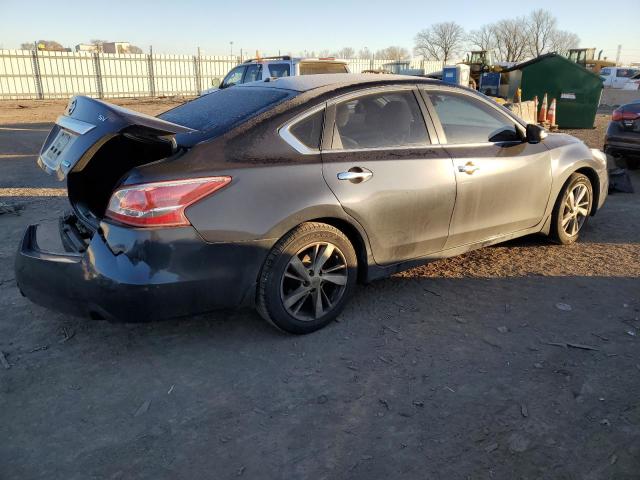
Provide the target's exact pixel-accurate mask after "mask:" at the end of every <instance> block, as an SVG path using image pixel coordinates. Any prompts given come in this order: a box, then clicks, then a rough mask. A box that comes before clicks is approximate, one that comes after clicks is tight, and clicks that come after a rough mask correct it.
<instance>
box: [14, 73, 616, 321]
mask: <svg viewBox="0 0 640 480" xmlns="http://www.w3.org/2000/svg"><path fill="white" fill-rule="evenodd" d="M39 163H40V165H41V167H42V168H43V169H44V170H46V171H48V172H49V173H52V174H56V175H57V176H58V177H59V178H60V179H61V180H62V179H65V178H66V181H67V186H68V193H69V201H70V204H71V207H72V209H71V211H70V212H69V213H68V214H67V215H66V216H65V217H64V218H62V219H61V220H60V234H61V238H62V243H63V245H64V246H65V250H66V251H64V252H55V251H50V250H49V249H48V248H46V246H44V245H39V244H38V240H37V239H38V235H37V226H35V225H32V226H29V227H28V228H27V230H26V232H25V235H24V238H23V240H22V244H21V246H20V250H19V252H18V255H17V259H16V278H17V282H18V285H19V287H20V289H21V291H22V292H23V293H24V294H25V295H26V296H27V297H29V298H30V299H32V300H33V301H34V302H36V303H39V304H41V305H45V306H48V307H50V308H53V309H58V310H63V311H67V312H70V313H75V314H80V315H85V316H90V317H92V318H106V319H112V320H124V321H141V320H151V319H156V318H166V317H176V316H184V315H191V314H195V313H200V312H206V311H209V310H212V309H214V308H219V307H238V306H241V305H253V306H255V307H256V308H257V310H258V312H260V314H261V315H262V316H263V317H264V318H265V319H267V320H269V321H271V322H272V323H273V324H274V325H276V326H277V327H279V328H281V329H282V330H286V331H288V332H293V333H308V332H311V331H314V330H317V329H318V328H321V327H323V326H325V325H326V324H327V323H329V322H330V321H331V320H332V319H334V318H335V317H336V316H337V315H338V314H339V313H340V312H341V311H342V309H343V308H344V306H345V304H346V302H347V300H348V299H349V297H350V295H351V293H352V291H353V289H354V286H355V284H356V282H363V283H366V282H370V281H371V280H374V279H377V278H381V277H385V276H388V275H390V274H393V273H395V272H398V271H400V270H403V269H406V268H409V267H411V266H415V265H418V264H423V263H426V262H429V261H432V260H434V259H438V258H443V257H449V256H452V255H458V254H461V253H464V252H468V251H469V250H473V249H475V248H479V247H483V246H487V245H492V244H495V243H499V242H503V241H505V240H509V239H512V238H515V237H520V236H523V235H528V234H532V233H539V232H541V233H544V234H547V235H549V236H550V237H551V238H552V239H553V240H554V241H556V242H559V243H562V244H569V243H572V242H575V241H576V240H577V239H578V237H579V235H580V232H581V230H582V228H583V227H584V224H585V222H586V221H587V219H588V217H589V216H590V215H594V214H595V213H596V211H597V210H598V209H599V208H600V207H601V206H602V204H603V203H604V201H605V198H606V195H607V187H608V179H607V170H606V162H605V157H604V155H603V154H602V153H601V152H599V151H597V150H590V149H589V148H587V147H586V146H585V145H584V143H582V142H581V141H579V140H577V139H575V138H573V137H570V136H568V135H561V134H547V132H545V131H544V130H542V129H541V128H539V127H537V126H535V125H525V124H524V123H523V122H522V120H520V119H519V118H517V117H515V116H513V115H512V114H511V113H510V112H509V111H508V110H506V109H504V108H502V107H500V106H498V105H497V104H495V103H494V102H493V101H491V100H490V99H488V98H486V97H484V96H482V95H480V94H478V93H477V92H474V91H471V90H468V89H465V88H460V87H454V86H450V85H445V84H443V83H440V82H437V81H431V80H423V79H418V78H415V77H402V76H391V75H389V76H379V75H346V74H345V75H342V74H337V75H315V76H308V77H292V78H280V79H277V80H275V79H269V80H266V81H261V82H254V83H251V84H245V85H242V86H236V87H233V88H229V89H225V90H220V91H217V92H215V93H212V94H210V95H206V96H204V97H200V98H198V99H196V100H193V101H191V102H189V103H186V104H184V105H182V106H179V107H177V108H175V109H173V110H170V111H168V112H166V113H164V114H162V115H160V116H159V117H149V116H146V115H141V114H138V113H135V112H132V111H129V110H125V109H122V108H119V107H116V106H113V105H109V104H107V103H104V102H101V101H98V100H93V99H90V98H86V97H76V98H74V99H72V101H71V102H70V103H69V106H68V108H67V111H66V113H65V114H64V115H62V116H60V117H59V119H58V121H57V124H56V126H55V127H54V129H53V130H52V131H51V133H50V135H49V137H48V138H47V140H46V142H45V144H44V145H43V148H42V152H41V155H40V158H39Z"/></svg>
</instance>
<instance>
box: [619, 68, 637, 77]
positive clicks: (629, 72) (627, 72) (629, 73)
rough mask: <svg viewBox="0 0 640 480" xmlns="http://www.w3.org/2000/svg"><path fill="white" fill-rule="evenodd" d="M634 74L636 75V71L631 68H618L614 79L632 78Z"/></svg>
mask: <svg viewBox="0 0 640 480" xmlns="http://www.w3.org/2000/svg"><path fill="white" fill-rule="evenodd" d="M636 73H638V71H637V70H633V69H631V68H619V69H618V71H617V72H616V77H622V78H627V77H633V76H634V75H635V74H636Z"/></svg>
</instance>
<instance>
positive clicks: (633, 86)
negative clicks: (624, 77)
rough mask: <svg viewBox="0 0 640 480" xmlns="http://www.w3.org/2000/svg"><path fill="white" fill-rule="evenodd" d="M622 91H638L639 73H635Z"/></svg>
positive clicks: (639, 84)
mask: <svg viewBox="0 0 640 480" xmlns="http://www.w3.org/2000/svg"><path fill="white" fill-rule="evenodd" d="M622 89H623V90H640V72H638V73H636V74H635V75H634V76H633V77H631V78H630V79H629V81H628V82H627V83H625V84H624V87H622Z"/></svg>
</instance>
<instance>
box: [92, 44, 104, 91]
mask: <svg viewBox="0 0 640 480" xmlns="http://www.w3.org/2000/svg"><path fill="white" fill-rule="evenodd" d="M93 66H94V68H95V69H96V90H97V91H98V98H104V87H103V86H102V70H101V68H100V54H99V53H98V52H94V54H93Z"/></svg>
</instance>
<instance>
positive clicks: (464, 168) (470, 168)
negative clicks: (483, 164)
mask: <svg viewBox="0 0 640 480" xmlns="http://www.w3.org/2000/svg"><path fill="white" fill-rule="evenodd" d="M476 170H480V167H478V166H476V165H474V164H473V162H467V163H465V164H464V165H458V171H459V172H460V173H466V174H467V175H472V174H473V172H475V171H476Z"/></svg>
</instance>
